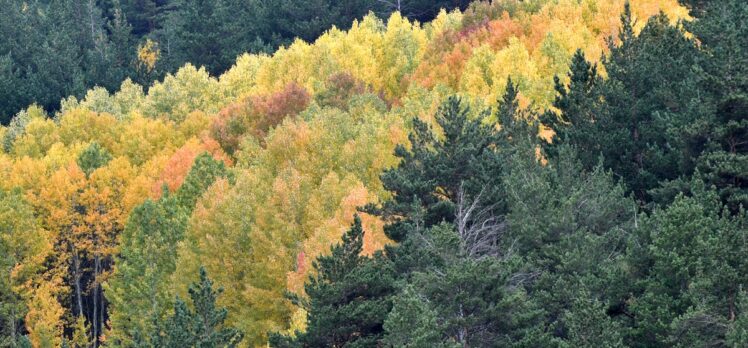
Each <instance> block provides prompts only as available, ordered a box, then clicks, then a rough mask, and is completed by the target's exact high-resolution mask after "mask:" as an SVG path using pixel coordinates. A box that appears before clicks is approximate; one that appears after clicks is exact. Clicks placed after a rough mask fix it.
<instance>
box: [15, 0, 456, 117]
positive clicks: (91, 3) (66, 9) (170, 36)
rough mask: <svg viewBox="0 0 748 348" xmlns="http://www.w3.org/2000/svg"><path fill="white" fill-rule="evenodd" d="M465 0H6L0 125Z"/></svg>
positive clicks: (423, 15)
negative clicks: (364, 22)
mask: <svg viewBox="0 0 748 348" xmlns="http://www.w3.org/2000/svg"><path fill="white" fill-rule="evenodd" d="M467 4H468V1H467V0H438V1H434V0H396V1H392V2H390V1H386V0H347V1H331V0H314V1H309V0H303V1H300V0H264V1H256V0H255V1H239V0H210V1H205V0H87V1H78V0H51V1H50V0H29V1H27V0H3V1H2V3H0V6H1V7H2V11H0V16H1V17H0V71H2V76H1V77H2V78H1V79H0V99H2V100H3V103H2V105H0V124H4V125H7V123H8V121H10V118H11V117H12V116H13V115H14V114H15V113H17V112H18V111H20V110H22V109H24V108H26V107H27V106H28V105H30V104H32V103H36V104H38V105H40V106H42V107H43V108H44V109H45V110H47V111H48V112H54V111H57V110H59V107H60V100H61V99H62V98H64V97H67V96H71V95H72V96H76V97H78V98H81V97H83V96H84V95H85V93H86V91H87V90H89V89H91V88H93V87H103V88H105V89H107V90H108V91H110V92H113V91H115V90H117V89H118V87H119V84H120V83H121V82H122V81H123V80H125V79H126V78H129V79H131V80H133V81H136V82H138V83H139V84H141V85H143V86H145V87H148V86H150V85H151V83H152V82H154V81H156V80H160V79H162V78H163V77H164V75H165V74H167V73H173V72H175V71H176V70H177V69H179V68H180V67H182V66H183V65H184V64H186V63H192V64H193V65H195V66H205V68H206V69H207V70H208V71H209V72H210V73H211V74H213V75H219V74H221V73H223V72H224V71H226V70H227V69H228V68H230V67H231V65H232V64H233V63H234V61H235V60H236V57H237V56H238V55H239V54H242V53H244V52H253V53H259V52H266V53H270V52H273V51H274V50H275V49H276V48H278V47H279V46H282V45H288V44H290V43H292V42H293V40H295V39H296V38H300V39H302V40H306V41H314V40H315V39H316V38H317V37H319V35H321V34H322V33H324V32H325V31H327V30H329V29H330V27H332V26H336V27H338V28H341V29H347V28H349V27H350V25H351V23H352V22H353V21H354V20H355V19H359V20H360V19H361V18H362V17H364V16H365V15H367V14H368V13H375V14H377V15H378V16H380V17H382V18H386V17H388V16H389V14H390V13H392V12H395V11H399V12H400V13H401V14H402V15H403V16H406V17H408V18H410V19H412V20H416V21H420V22H426V21H430V20H431V19H433V18H434V17H435V16H436V15H437V14H438V13H439V10H440V9H442V8H446V9H448V10H449V9H465V7H466V6H467Z"/></svg>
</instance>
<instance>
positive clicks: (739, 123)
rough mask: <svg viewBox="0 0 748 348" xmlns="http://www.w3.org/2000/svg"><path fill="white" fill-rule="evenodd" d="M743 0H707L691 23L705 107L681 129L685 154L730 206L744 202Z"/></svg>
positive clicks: (747, 154)
mask: <svg viewBox="0 0 748 348" xmlns="http://www.w3.org/2000/svg"><path fill="white" fill-rule="evenodd" d="M746 23H748V3H747V2H745V1H740V0H726V1H712V2H710V3H709V4H708V6H706V11H705V14H704V16H703V17H700V18H698V19H697V20H696V21H695V22H694V23H692V24H690V25H689V27H688V29H689V30H690V31H692V32H693V33H694V34H695V35H696V37H697V38H698V40H699V42H701V48H702V51H703V54H701V55H700V57H699V58H700V59H699V62H698V66H699V69H700V70H699V74H698V76H699V86H700V88H701V91H702V93H704V94H705V95H708V96H709V98H710V99H711V101H710V103H709V104H710V105H709V107H710V111H711V113H710V114H709V115H708V116H704V117H701V118H699V119H698V120H697V121H695V122H693V123H692V124H690V125H683V126H681V127H679V128H678V129H676V130H675V132H674V133H676V132H679V131H680V132H681V133H682V134H684V135H685V136H684V138H686V141H684V142H685V143H686V145H687V149H688V154H689V155H691V156H693V157H694V158H696V157H697V156H699V155H701V156H700V157H699V158H698V160H697V161H696V162H697V163H696V167H697V168H698V169H699V170H700V171H701V173H702V174H703V175H704V180H706V181H707V183H708V184H711V185H715V186H716V187H717V189H718V191H719V195H720V197H721V199H722V201H723V202H725V203H726V204H727V205H728V206H729V207H730V209H731V210H732V211H733V212H738V210H739V206H740V205H742V206H743V207H748V25H746Z"/></svg>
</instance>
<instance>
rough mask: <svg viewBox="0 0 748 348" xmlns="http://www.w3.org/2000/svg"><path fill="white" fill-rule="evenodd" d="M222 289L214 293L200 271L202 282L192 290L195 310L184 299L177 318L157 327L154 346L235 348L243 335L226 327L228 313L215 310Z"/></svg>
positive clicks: (176, 311)
mask: <svg viewBox="0 0 748 348" xmlns="http://www.w3.org/2000/svg"><path fill="white" fill-rule="evenodd" d="M222 291H223V289H221V288H218V289H213V282H212V281H211V280H210V279H208V275H207V273H206V271H205V268H202V267H201V268H200V281H199V282H198V283H195V284H192V285H191V286H190V289H189V293H190V299H191V300H192V307H193V308H192V309H191V308H190V307H189V306H188V305H187V304H186V303H185V302H184V301H182V300H181V299H179V298H177V300H176V302H175V304H174V314H172V315H171V316H169V317H168V318H167V319H166V320H165V321H164V322H163V323H160V324H159V325H158V326H157V329H156V332H155V333H154V335H153V337H152V339H151V343H152V344H153V346H155V347H169V348H181V347H195V348H219V347H221V348H224V347H236V346H238V345H239V342H241V340H242V338H243V334H242V333H241V332H240V331H239V330H237V329H234V328H232V327H227V326H226V325H225V324H224V321H226V316H227V315H228V311H227V310H226V309H225V308H217V307H216V299H217V298H218V296H219V295H220V294H221V292H222Z"/></svg>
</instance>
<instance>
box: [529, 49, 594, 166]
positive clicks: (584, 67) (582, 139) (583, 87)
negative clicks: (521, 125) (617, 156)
mask: <svg viewBox="0 0 748 348" xmlns="http://www.w3.org/2000/svg"><path fill="white" fill-rule="evenodd" d="M568 77H569V84H568V85H566V84H564V83H562V82H561V79H560V78H559V77H558V76H556V77H554V79H553V80H554V83H555V89H556V99H555V101H554V102H553V107H555V108H556V109H557V110H558V111H559V113H558V114H557V113H556V112H554V111H547V112H546V113H544V114H543V116H542V119H541V120H542V122H543V124H545V125H546V126H548V127H550V128H551V129H553V131H554V132H555V135H554V139H553V141H552V142H551V143H543V147H544V150H545V151H546V153H548V155H549V156H556V155H557V151H556V148H557V147H558V146H559V145H560V144H568V143H576V144H587V145H594V147H593V148H588V149H586V151H581V153H579V156H580V158H581V161H582V162H583V163H587V164H589V163H595V162H596V161H598V160H599V158H600V157H599V154H600V152H601V149H600V145H602V144H601V143H599V142H596V141H595V139H597V138H598V137H599V136H600V135H599V134H595V128H594V125H595V119H596V117H597V116H598V115H600V111H601V110H602V102H603V99H602V94H601V93H602V91H601V88H600V86H601V84H602V83H603V79H602V78H601V77H600V76H599V75H598V73H597V65H595V64H591V63H590V62H588V61H587V59H586V57H585V56H584V52H583V51H582V50H577V51H576V52H575V53H574V57H573V58H572V60H571V66H570V71H569V74H568Z"/></svg>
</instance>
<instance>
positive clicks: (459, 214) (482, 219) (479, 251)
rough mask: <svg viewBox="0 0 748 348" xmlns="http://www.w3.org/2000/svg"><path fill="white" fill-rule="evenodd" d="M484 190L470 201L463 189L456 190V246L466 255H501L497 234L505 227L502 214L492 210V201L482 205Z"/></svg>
mask: <svg viewBox="0 0 748 348" xmlns="http://www.w3.org/2000/svg"><path fill="white" fill-rule="evenodd" d="M483 192H484V190H481V192H480V193H479V194H478V195H477V196H476V197H475V198H474V199H473V200H472V201H470V199H469V197H467V195H466V194H465V190H463V189H462V187H460V190H459V192H458V193H457V207H456V211H455V225H456V227H457V233H458V234H459V236H460V242H461V243H460V244H461V245H460V246H461V249H462V252H463V253H464V255H465V256H467V257H470V258H480V257H486V256H488V257H501V256H502V252H501V251H502V250H501V247H500V242H501V237H502V235H503V234H504V232H505V231H506V229H507V224H506V221H505V220H504V217H503V216H498V215H497V214H496V212H495V205H485V206H484V205H482V202H481V197H482V196H483Z"/></svg>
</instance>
